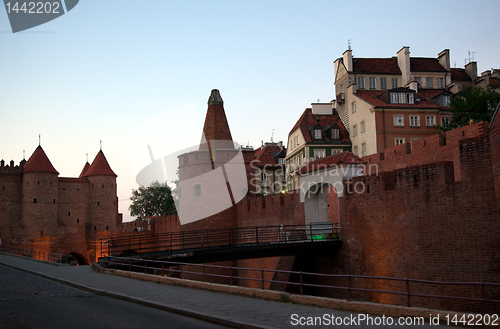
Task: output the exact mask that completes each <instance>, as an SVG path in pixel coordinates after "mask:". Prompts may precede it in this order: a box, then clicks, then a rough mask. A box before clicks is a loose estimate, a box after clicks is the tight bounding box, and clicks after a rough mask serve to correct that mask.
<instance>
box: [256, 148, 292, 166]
mask: <svg viewBox="0 0 500 329" xmlns="http://www.w3.org/2000/svg"><path fill="white" fill-rule="evenodd" d="M283 151H284V152H285V153H286V148H283ZM273 152H276V153H279V152H281V150H280V148H279V146H269V145H266V146H263V147H259V148H258V149H256V150H255V160H257V162H256V165H257V166H266V165H267V166H273V167H276V166H284V164H277V163H276V161H275V160H274V156H273V154H272V153H273Z"/></svg>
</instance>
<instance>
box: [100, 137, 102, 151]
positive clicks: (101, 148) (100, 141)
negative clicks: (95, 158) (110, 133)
mask: <svg viewBox="0 0 500 329" xmlns="http://www.w3.org/2000/svg"><path fill="white" fill-rule="evenodd" d="M100 143H101V146H100V148H101V152H102V139H101V141H100Z"/></svg>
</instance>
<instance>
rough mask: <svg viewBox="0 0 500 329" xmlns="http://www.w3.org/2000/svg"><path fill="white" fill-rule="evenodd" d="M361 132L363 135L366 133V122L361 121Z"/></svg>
mask: <svg viewBox="0 0 500 329" xmlns="http://www.w3.org/2000/svg"><path fill="white" fill-rule="evenodd" d="M361 132H362V133H364V132H365V122H364V121H361Z"/></svg>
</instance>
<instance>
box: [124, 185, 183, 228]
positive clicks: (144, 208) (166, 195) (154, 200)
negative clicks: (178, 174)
mask: <svg viewBox="0 0 500 329" xmlns="http://www.w3.org/2000/svg"><path fill="white" fill-rule="evenodd" d="M130 200H131V201H132V204H131V205H130V207H129V208H128V209H129V210H130V215H131V216H134V217H137V219H142V218H143V217H145V216H167V215H173V214H176V213H177V210H176V208H175V204H174V199H173V197H172V190H171V189H170V187H169V186H168V185H167V184H166V183H159V182H158V181H156V182H154V183H152V184H151V185H150V186H148V187H145V186H139V188H138V189H137V190H132V196H131V197H130Z"/></svg>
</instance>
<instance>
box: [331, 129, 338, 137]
mask: <svg viewBox="0 0 500 329" xmlns="http://www.w3.org/2000/svg"><path fill="white" fill-rule="evenodd" d="M339 138H340V129H332V139H339Z"/></svg>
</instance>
